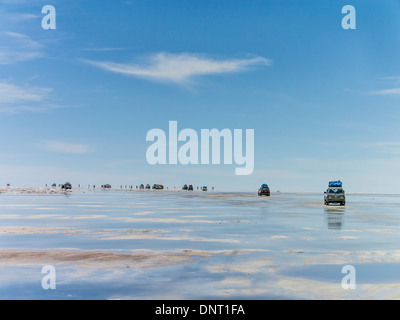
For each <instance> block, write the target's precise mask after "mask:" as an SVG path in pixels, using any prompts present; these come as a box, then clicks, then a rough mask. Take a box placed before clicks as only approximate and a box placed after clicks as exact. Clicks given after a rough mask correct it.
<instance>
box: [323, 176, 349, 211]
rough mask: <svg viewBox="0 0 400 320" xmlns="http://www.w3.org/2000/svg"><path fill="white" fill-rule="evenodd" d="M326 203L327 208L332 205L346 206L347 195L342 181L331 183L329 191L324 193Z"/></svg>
mask: <svg viewBox="0 0 400 320" xmlns="http://www.w3.org/2000/svg"><path fill="white" fill-rule="evenodd" d="M324 203H325V205H327V206H328V205H329V204H331V203H339V204H340V205H341V206H344V205H345V204H346V194H345V191H344V190H343V188H342V182H341V181H340V180H338V181H330V182H329V184H328V189H327V190H326V191H325V192H324Z"/></svg>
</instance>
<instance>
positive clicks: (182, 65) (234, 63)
mask: <svg viewBox="0 0 400 320" xmlns="http://www.w3.org/2000/svg"><path fill="white" fill-rule="evenodd" d="M83 61H84V62H86V63H89V64H91V65H93V66H96V67H98V68H101V69H104V70H107V71H111V72H115V73H120V74H125V75H129V76H135V77H140V78H145V79H148V80H155V81H163V82H173V83H177V84H188V83H190V82H191V80H192V79H193V78H194V77H197V76H204V75H215V74H224V73H234V72H243V71H246V70H248V69H249V68H250V67H251V66H269V65H271V64H272V61H271V60H269V59H266V58H263V57H255V58H249V59H226V60H215V59H211V58H208V57H205V56H202V55H197V54H190V53H181V54H171V53H157V54H153V55H150V56H147V57H144V58H142V59H140V61H139V62H137V63H126V64H123V63H115V62H108V61H103V62H98V61H92V60H83Z"/></svg>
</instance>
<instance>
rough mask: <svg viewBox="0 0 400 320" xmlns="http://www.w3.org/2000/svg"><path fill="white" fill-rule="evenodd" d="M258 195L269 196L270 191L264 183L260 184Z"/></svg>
mask: <svg viewBox="0 0 400 320" xmlns="http://www.w3.org/2000/svg"><path fill="white" fill-rule="evenodd" d="M258 195H259V196H267V197H269V196H270V195H271V191H270V190H269V187H268V185H267V184H266V183H264V184H262V185H261V187H260V189H258Z"/></svg>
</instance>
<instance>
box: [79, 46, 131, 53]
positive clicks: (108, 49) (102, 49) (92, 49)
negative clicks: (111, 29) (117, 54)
mask: <svg viewBox="0 0 400 320" xmlns="http://www.w3.org/2000/svg"><path fill="white" fill-rule="evenodd" d="M82 50H83V51H94V52H107V51H123V50H126V49H125V48H112V47H108V48H84V49H82Z"/></svg>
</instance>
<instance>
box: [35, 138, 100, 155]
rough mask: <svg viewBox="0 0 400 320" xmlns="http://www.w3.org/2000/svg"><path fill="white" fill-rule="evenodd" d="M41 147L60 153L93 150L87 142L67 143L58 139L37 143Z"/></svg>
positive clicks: (77, 152) (82, 152)
mask: <svg viewBox="0 0 400 320" xmlns="http://www.w3.org/2000/svg"><path fill="white" fill-rule="evenodd" d="M38 146H39V147H40V148H42V149H45V150H48V151H54V152H62V153H76V154H86V153H91V152H93V151H94V150H93V148H92V147H90V146H89V145H87V144H78V143H69V142H64V141H59V140H46V141H42V142H39V143H38Z"/></svg>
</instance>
